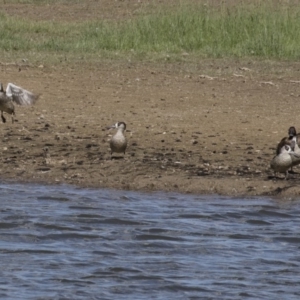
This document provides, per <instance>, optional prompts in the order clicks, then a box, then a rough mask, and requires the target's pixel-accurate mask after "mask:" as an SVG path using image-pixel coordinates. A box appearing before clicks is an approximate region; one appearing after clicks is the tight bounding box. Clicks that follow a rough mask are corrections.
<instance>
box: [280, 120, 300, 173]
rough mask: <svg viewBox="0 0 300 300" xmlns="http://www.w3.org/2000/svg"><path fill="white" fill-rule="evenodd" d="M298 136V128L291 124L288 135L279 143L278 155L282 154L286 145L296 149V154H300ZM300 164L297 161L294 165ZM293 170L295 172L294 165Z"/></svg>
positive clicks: (293, 149)
mask: <svg viewBox="0 0 300 300" xmlns="http://www.w3.org/2000/svg"><path fill="white" fill-rule="evenodd" d="M298 136H299V133H298V134H297V131H296V128H295V127H294V126H291V127H290V128H289V129H288V136H287V137H284V138H282V139H281V141H280V142H279V143H278V145H277V148H276V155H278V154H280V152H281V149H282V147H284V146H285V145H288V146H291V149H292V151H294V152H295V153H296V154H298V155H300V147H299V144H298ZM298 164H300V162H299V163H298V162H295V164H293V166H296V165H298ZM291 171H292V172H293V167H291Z"/></svg>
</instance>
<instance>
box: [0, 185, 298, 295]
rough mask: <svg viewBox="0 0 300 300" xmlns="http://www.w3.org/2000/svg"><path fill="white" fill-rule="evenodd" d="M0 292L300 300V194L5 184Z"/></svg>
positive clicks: (1, 191)
mask: <svg viewBox="0 0 300 300" xmlns="http://www.w3.org/2000/svg"><path fill="white" fill-rule="evenodd" d="M0 203H1V208H0V211H1V219H0V258H1V268H0V298H1V299H172V300H173V299H222V300H223V299H231V300H232V299H300V289H299V286H300V251H299V250H300V249H299V247H300V236H299V228H300V218H299V215H300V201H299V202H297V201H296V202H289V203H287V202H276V201H272V200H270V199H230V198H224V197H219V196H216V197H205V196H190V195H180V194H163V193H154V194H142V193H134V192H127V191H126V192H125V191H124V192H123V191H111V190H90V189H78V188H74V187H67V186H61V187H57V186H54V187H52V186H50V187H49V186H35V185H6V184H2V185H0Z"/></svg>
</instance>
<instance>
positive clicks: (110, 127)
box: [106, 124, 117, 130]
mask: <svg viewBox="0 0 300 300" xmlns="http://www.w3.org/2000/svg"><path fill="white" fill-rule="evenodd" d="M114 128H117V127H116V124H114V125H112V126H107V127H106V129H107V130H110V129H114Z"/></svg>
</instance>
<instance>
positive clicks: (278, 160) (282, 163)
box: [270, 141, 300, 180]
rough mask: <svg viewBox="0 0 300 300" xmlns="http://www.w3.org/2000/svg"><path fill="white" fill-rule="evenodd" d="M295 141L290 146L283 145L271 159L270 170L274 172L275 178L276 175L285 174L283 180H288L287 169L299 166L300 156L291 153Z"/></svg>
mask: <svg viewBox="0 0 300 300" xmlns="http://www.w3.org/2000/svg"><path fill="white" fill-rule="evenodd" d="M294 144H295V141H292V142H291V145H284V146H283V147H282V148H281V149H280V152H279V154H277V155H276V156H274V157H273V159H272V160H271V163H270V167H271V169H273V170H274V173H275V177H276V173H277V172H279V173H285V179H286V180H287V179H288V175H289V173H288V169H289V168H291V167H292V166H295V165H298V164H300V154H297V153H295V152H294V151H293V148H294V147H295V145H294Z"/></svg>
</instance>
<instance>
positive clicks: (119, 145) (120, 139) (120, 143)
mask: <svg viewBox="0 0 300 300" xmlns="http://www.w3.org/2000/svg"><path fill="white" fill-rule="evenodd" d="M112 128H116V129H117V132H116V134H115V135H114V136H113V137H112V139H111V140H110V149H111V152H110V154H111V156H112V154H113V153H124V154H125V151H126V148H127V139H126V137H125V135H124V131H125V130H126V124H125V122H117V123H116V124H115V125H113V126H110V127H108V129H112Z"/></svg>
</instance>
